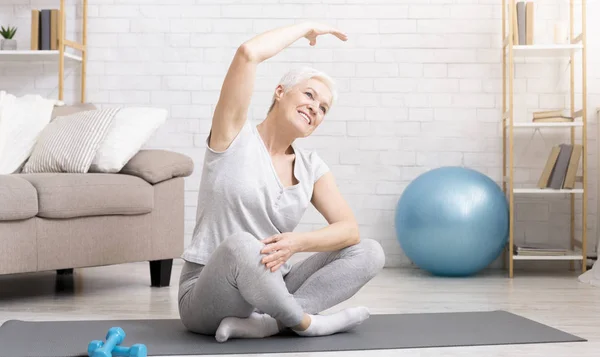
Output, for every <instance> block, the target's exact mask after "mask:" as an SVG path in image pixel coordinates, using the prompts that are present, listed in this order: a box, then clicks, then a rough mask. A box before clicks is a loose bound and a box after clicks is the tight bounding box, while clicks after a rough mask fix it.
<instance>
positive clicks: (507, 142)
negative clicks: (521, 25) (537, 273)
mask: <svg viewBox="0 0 600 357" xmlns="http://www.w3.org/2000/svg"><path fill="white" fill-rule="evenodd" d="M516 2H517V1H516V0H502V39H503V49H502V78H503V81H502V93H503V96H502V113H503V114H502V125H501V127H502V157H503V177H504V180H503V184H502V188H503V190H504V192H505V194H506V195H507V196H508V200H509V242H508V244H507V247H506V248H507V249H506V250H505V253H506V255H505V256H508V257H507V258H508V259H507V260H508V274H509V277H510V278H512V277H513V275H514V264H513V262H514V261H515V260H563V261H564V260H567V261H570V262H571V268H573V267H574V265H573V263H574V262H575V261H581V270H582V272H585V271H586V259H587V159H586V156H587V152H588V147H587V140H586V139H587V136H586V130H587V118H586V113H587V107H586V105H587V88H586V75H587V74H586V23H585V21H586V0H580V1H579V0H578V1H577V3H578V4H581V6H582V19H581V21H582V25H581V33H579V34H576V33H575V32H574V26H573V22H574V14H573V12H574V11H573V8H574V2H575V0H569V3H570V6H569V11H570V14H569V15H570V19H571V21H570V33H569V38H570V41H569V43H567V44H531V45H518V44H515V43H514V42H515V34H514V30H515V27H514V26H513V24H514V23H515V22H514V19H515V18H516ZM507 5H508V6H507ZM576 53H580V54H581V58H582V61H581V62H582V63H581V66H582V67H581V69H582V71H581V73H582V77H583V78H582V89H581V91H582V106H581V107H580V108H575V107H574V105H575V104H574V98H575V84H574V79H575V78H574V77H575V69H574V68H575V67H574V66H575V63H574V62H575V61H574V60H575V58H574V56H575V54H576ZM529 57H552V58H561V57H567V58H568V59H569V65H570V77H571V78H570V79H571V83H570V95H571V97H570V98H571V108H570V109H571V114H570V115H571V116H572V117H573V118H574V121H573V122H533V121H530V122H526V121H515V115H514V67H515V59H516V58H519V59H523V58H529ZM526 129H529V130H545V129H555V130H558V129H562V130H569V132H570V134H571V135H570V137H571V143H572V144H574V143H575V130H576V129H579V130H581V138H582V142H581V145H582V154H581V160H582V171H583V176H582V177H578V178H576V184H577V185H578V187H576V188H573V189H550V188H544V189H540V188H537V187H531V188H527V187H524V188H520V187H515V185H514V170H515V167H514V162H515V158H514V156H515V155H514V131H515V130H526ZM521 194H534V195H553V194H566V195H569V196H570V203H571V205H570V206H571V220H570V233H571V234H570V249H569V250H568V251H567V253H566V254H562V255H553V254H546V255H537V254H536V255H533V254H529V255H526V254H521V255H519V254H516V253H515V251H514V246H515V239H514V231H515V221H516V220H515V208H514V206H515V195H521ZM575 196H578V197H581V201H582V210H581V217H582V222H581V227H583V228H582V234H581V237H580V238H581V239H580V240H578V239H576V237H575V228H574V227H575Z"/></svg>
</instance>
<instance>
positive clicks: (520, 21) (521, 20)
mask: <svg viewBox="0 0 600 357" xmlns="http://www.w3.org/2000/svg"><path fill="white" fill-rule="evenodd" d="M525 16H526V14H525V1H519V2H517V27H518V29H519V37H518V38H519V42H518V44H519V45H525V44H527V38H526V37H525V34H526V29H525Z"/></svg>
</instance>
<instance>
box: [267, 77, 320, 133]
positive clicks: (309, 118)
mask: <svg viewBox="0 0 600 357" xmlns="http://www.w3.org/2000/svg"><path fill="white" fill-rule="evenodd" d="M275 97H276V98H277V99H278V104H279V105H278V112H279V113H280V115H281V117H282V119H283V120H285V121H286V122H287V123H288V124H289V125H290V127H291V128H293V129H294V131H295V132H296V133H297V135H298V136H299V137H307V136H309V135H310V134H312V132H313V131H314V130H315V129H316V128H317V127H318V126H319V125H320V124H321V123H322V122H323V119H324V117H325V115H326V114H327V112H328V111H329V109H330V107H331V102H332V94H331V91H330V90H329V87H328V86H327V85H326V84H325V83H323V82H322V81H320V80H319V79H318V78H310V79H308V80H306V81H302V82H300V83H298V84H297V85H295V86H294V87H292V88H290V89H289V90H288V91H286V92H284V90H283V87H281V86H278V87H277V89H276V91H275Z"/></svg>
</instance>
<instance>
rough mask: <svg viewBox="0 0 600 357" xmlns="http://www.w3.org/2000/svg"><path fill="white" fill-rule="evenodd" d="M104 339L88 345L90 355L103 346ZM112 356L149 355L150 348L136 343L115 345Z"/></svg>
mask: <svg viewBox="0 0 600 357" xmlns="http://www.w3.org/2000/svg"><path fill="white" fill-rule="evenodd" d="M103 344H104V343H103V342H102V341H98V340H94V341H92V342H90V344H89V345H88V356H90V357H93V356H94V351H96V350H97V349H99V348H100V347H102V345H103ZM109 356H111V357H116V356H119V357H147V356H148V350H147V349H146V345H143V344H135V345H133V346H131V347H123V346H115V347H114V348H113V350H112V351H111V354H110V355H109Z"/></svg>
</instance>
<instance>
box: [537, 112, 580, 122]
mask: <svg viewBox="0 0 600 357" xmlns="http://www.w3.org/2000/svg"><path fill="white" fill-rule="evenodd" d="M532 121H533V122H534V123H561V122H573V117H572V116H570V115H566V114H565V110H563V109H556V110H546V111H539V112H534V113H533V119H532Z"/></svg>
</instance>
